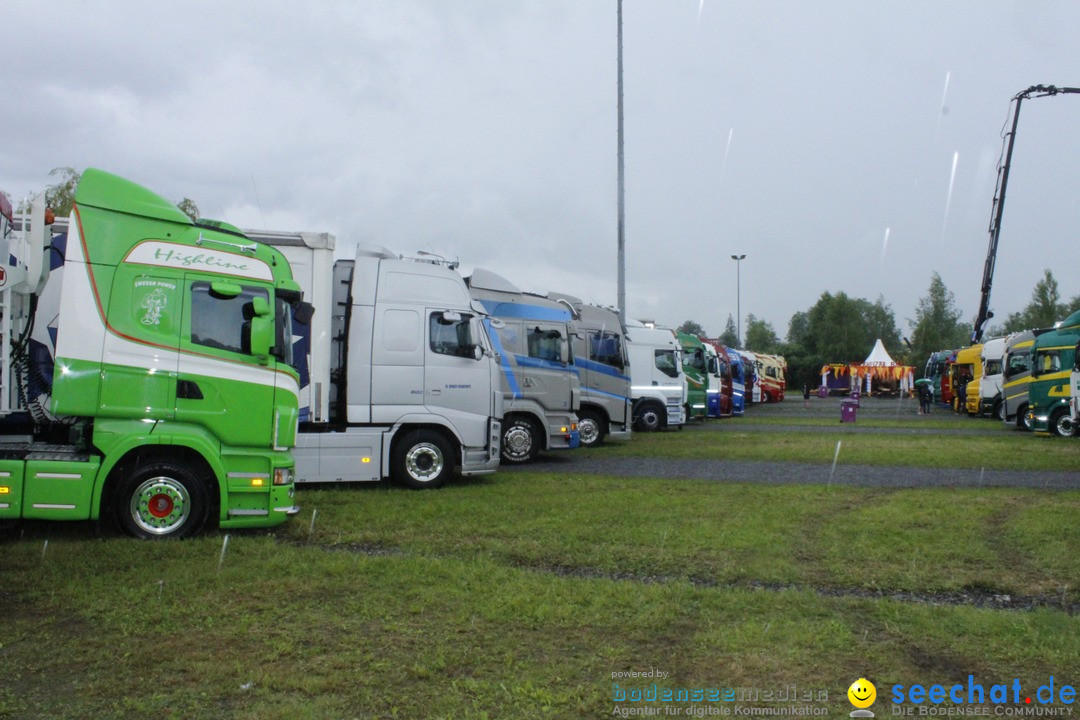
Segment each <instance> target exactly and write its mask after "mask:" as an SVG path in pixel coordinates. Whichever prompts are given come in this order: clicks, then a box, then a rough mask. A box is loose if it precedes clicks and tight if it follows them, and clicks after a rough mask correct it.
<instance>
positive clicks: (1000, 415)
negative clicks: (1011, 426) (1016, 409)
mask: <svg viewBox="0 0 1080 720" xmlns="http://www.w3.org/2000/svg"><path fill="white" fill-rule="evenodd" d="M990 417H992V418H994V419H995V420H1000V421H1001V422H1005V403H1003V402H1001V398H998V399H997V400H995V401H994V409H993V410H991V411H990Z"/></svg>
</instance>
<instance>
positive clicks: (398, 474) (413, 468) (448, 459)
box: [390, 430, 454, 490]
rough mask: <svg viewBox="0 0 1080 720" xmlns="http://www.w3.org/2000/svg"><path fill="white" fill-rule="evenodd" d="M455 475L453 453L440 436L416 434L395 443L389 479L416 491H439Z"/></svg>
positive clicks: (431, 431) (419, 432)
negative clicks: (436, 489)
mask: <svg viewBox="0 0 1080 720" xmlns="http://www.w3.org/2000/svg"><path fill="white" fill-rule="evenodd" d="M453 472H454V453H453V450H452V449H451V447H450V443H448V442H447V441H446V438H445V437H443V435H442V434H441V433H437V432H435V431H433V430H414V431H412V432H410V433H409V434H408V435H406V436H405V437H403V438H401V439H399V440H398V441H397V442H395V443H394V450H393V454H392V455H391V456H390V476H391V477H392V478H393V479H394V482H397V483H399V484H401V485H404V486H405V487H408V488H412V489H413V490H426V489H432V490H433V489H435V488H440V487H442V486H443V485H445V484H446V481H447V480H448V479H449V478H450V475H451V474H453Z"/></svg>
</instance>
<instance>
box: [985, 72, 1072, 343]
mask: <svg viewBox="0 0 1080 720" xmlns="http://www.w3.org/2000/svg"><path fill="white" fill-rule="evenodd" d="M1068 93H1074V94H1080V88H1073V87H1057V86H1055V85H1032V86H1031V87H1029V88H1028V89H1027V90H1022V91H1020V92H1018V93H1017V94H1016V95H1015V96H1014V97H1013V99H1012V103H1013V113H1012V125H1011V127H1010V129H1009V131H1008V132H1006V133H1005V135H1004V141H1005V149H1004V152H1003V160H1002V162H1001V163H1000V164H999V165H998V177H997V188H995V190H994V202H993V206H992V208H991V213H990V242H989V244H988V246H987V248H986V263H985V264H984V265H983V279H982V288H981V292H982V296H981V298H980V300H979V314H978V315H977V316H976V317H975V322H974V324H973V325H972V330H971V344H972V345H975V344H976V343H978V342H979V341H981V340H982V336H983V327H984V326H985V325H986V322H987V321H988V320H989V319H990V318H992V317H994V313H993V312H992V311H991V310H990V288H991V287H992V286H993V284H994V264H995V263H996V262H997V248H998V238H999V237H1000V236H1001V215H1002V212H1003V211H1004V210H1005V190H1006V188H1007V187H1008V184H1009V168H1010V167H1011V166H1012V154H1013V145H1014V144H1015V143H1016V125H1017V123H1018V122H1019V121H1020V105H1021V103H1022V102H1023V101H1024V100H1027V99H1029V98H1039V97H1049V96H1053V95H1061V94H1068Z"/></svg>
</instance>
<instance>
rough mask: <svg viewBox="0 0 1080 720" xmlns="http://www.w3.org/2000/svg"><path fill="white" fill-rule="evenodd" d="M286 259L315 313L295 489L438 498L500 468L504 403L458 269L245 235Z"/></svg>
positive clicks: (299, 239)
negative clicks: (327, 485) (322, 485)
mask: <svg viewBox="0 0 1080 720" xmlns="http://www.w3.org/2000/svg"><path fill="white" fill-rule="evenodd" d="M249 233H250V235H251V236H252V237H254V238H257V239H258V240H260V241H261V242H264V243H267V244H270V245H273V246H275V247H276V248H278V249H279V250H280V251H281V252H282V253H283V254H284V255H285V256H286V257H287V258H289V262H290V263H291V264H292V265H293V267H294V268H295V272H296V276H297V278H298V280H299V281H300V284H301V285H302V286H303V288H304V291H305V293H308V297H311V298H312V299H313V300H314V304H315V306H316V312H315V315H314V317H313V318H312V319H311V322H310V324H309V328H310V332H307V333H304V334H302V335H301V339H300V342H299V343H298V353H299V354H301V355H302V356H303V357H304V358H305V359H306V360H307V362H306V363H305V364H304V365H303V366H302V367H301V370H302V375H303V377H302V379H301V410H300V416H301V423H300V433H299V435H298V437H297V447H296V450H295V451H294V454H295V455H296V475H297V482H301V483H307V482H334V483H338V482H378V481H381V480H383V479H387V478H389V479H392V480H394V481H396V482H397V483H399V484H401V485H405V486H407V487H411V488H414V489H427V488H438V487H441V486H442V485H444V484H445V483H446V481H447V480H448V479H449V478H450V477H451V476H452V475H453V472H454V470H455V469H457V470H458V472H459V473H460V474H461V475H463V476H470V475H481V474H485V473H492V472H494V471H495V470H496V469H497V468H498V465H499V437H500V434H501V418H502V393H501V392H500V391H499V379H498V367H497V364H496V361H495V356H494V352H493V350H492V348H491V344H490V343H489V341H488V337H487V332H486V330H485V327H484V319H485V318H486V317H487V315H486V313H485V312H484V309H483V308H482V307H480V306H479V304H478V303H475V302H474V301H473V299H472V297H471V295H470V294H469V290H468V288H467V287H466V286H465V283H464V281H463V280H462V279H461V276H460V275H459V274H458V273H457V272H456V270H455V268H454V267H451V264H448V263H445V262H442V261H432V260H426V259H419V258H418V259H410V258H403V257H401V256H399V255H397V254H395V253H393V252H391V251H390V250H388V249H386V248H384V247H381V246H378V245H368V244H361V245H359V246H358V247H357V248H356V253H355V255H354V256H353V257H352V258H342V259H337V260H335V245H336V240H335V238H334V236H333V235H330V234H328V233H282V232H258V231H249Z"/></svg>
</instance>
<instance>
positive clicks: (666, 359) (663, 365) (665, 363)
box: [653, 350, 679, 378]
mask: <svg viewBox="0 0 1080 720" xmlns="http://www.w3.org/2000/svg"><path fill="white" fill-rule="evenodd" d="M653 353H654V354H655V362H656V369H657V370H659V371H660V372H662V373H664V374H665V375H667V376H668V377H673V378H677V377H679V368H678V367H677V366H676V365H675V351H674V350H654V351H653Z"/></svg>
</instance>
